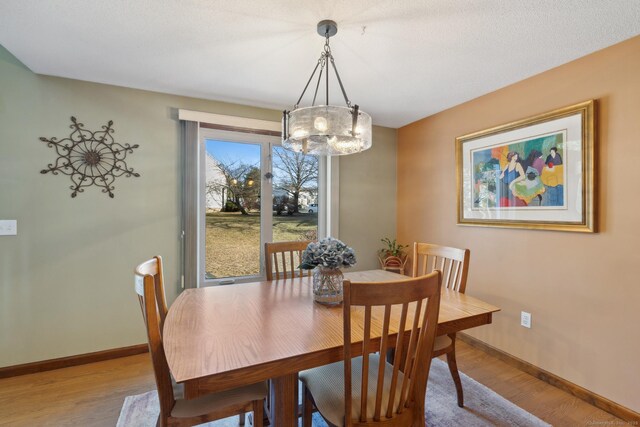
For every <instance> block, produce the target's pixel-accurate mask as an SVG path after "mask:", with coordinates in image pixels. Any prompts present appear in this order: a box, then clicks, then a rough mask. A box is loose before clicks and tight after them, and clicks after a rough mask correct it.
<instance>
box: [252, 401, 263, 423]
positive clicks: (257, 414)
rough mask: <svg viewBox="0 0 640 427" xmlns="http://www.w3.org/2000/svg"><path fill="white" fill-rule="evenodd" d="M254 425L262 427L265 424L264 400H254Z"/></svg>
mask: <svg viewBox="0 0 640 427" xmlns="http://www.w3.org/2000/svg"><path fill="white" fill-rule="evenodd" d="M252 406H253V408H252V409H253V427H262V425H263V417H264V413H263V410H264V401H263V400H254V401H253V405H252Z"/></svg>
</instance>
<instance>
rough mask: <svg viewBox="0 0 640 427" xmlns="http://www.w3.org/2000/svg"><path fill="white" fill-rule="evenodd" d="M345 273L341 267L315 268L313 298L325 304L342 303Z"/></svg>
mask: <svg viewBox="0 0 640 427" xmlns="http://www.w3.org/2000/svg"><path fill="white" fill-rule="evenodd" d="M343 281H344V275H343V274H342V271H340V269H339V268H327V267H321V266H318V267H316V268H315V269H314V270H313V300H314V301H316V302H318V303H320V304H325V305H338V304H340V303H342V296H343V293H342V282H343Z"/></svg>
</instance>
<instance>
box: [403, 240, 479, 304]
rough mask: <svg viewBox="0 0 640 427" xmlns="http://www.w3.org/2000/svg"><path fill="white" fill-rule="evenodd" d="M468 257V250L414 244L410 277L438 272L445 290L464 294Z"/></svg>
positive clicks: (428, 244)
mask: <svg viewBox="0 0 640 427" xmlns="http://www.w3.org/2000/svg"><path fill="white" fill-rule="evenodd" d="M469 256H470V251H469V249H458V248H452V247H449V246H439V245H433V244H430V243H418V242H415V243H414V244H413V272H412V273H413V274H412V276H413V277H418V276H424V275H425V274H429V273H431V272H432V271H434V270H440V271H441V272H442V284H443V285H444V287H445V288H447V289H452V290H454V291H458V292H462V293H464V291H465V289H466V287H467V275H468V273H469Z"/></svg>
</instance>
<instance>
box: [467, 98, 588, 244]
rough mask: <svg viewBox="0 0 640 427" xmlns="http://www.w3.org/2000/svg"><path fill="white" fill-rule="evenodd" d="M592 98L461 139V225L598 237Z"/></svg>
mask: <svg viewBox="0 0 640 427" xmlns="http://www.w3.org/2000/svg"><path fill="white" fill-rule="evenodd" d="M595 109H596V102H595V100H588V101H585V102H581V103H579V104H575V105H571V106H568V107H564V108H559V109H557V110H554V111H550V112H548V113H544V114H539V115H537V116H533V117H529V118H526V119H522V120H518V121H515V122H512V123H507V124H504V125H501V126H496V127H493V128H490V129H486V130H482V131H479V132H474V133H471V134H468V135H463V136H460V137H458V138H456V175H457V205H458V209H457V210H458V224H459V225H466V226H483V227H509V228H527V229H541V230H557V231H575V232H583V233H595V232H597V223H596V196H597V192H596V182H597V176H596V158H595V144H596V137H595Z"/></svg>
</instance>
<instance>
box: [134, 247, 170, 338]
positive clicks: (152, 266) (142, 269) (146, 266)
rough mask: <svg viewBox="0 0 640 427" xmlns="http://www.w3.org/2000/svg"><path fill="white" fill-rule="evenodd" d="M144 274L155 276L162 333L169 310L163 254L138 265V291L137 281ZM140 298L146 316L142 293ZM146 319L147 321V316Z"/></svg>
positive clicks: (154, 281) (139, 295)
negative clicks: (165, 288) (165, 289)
mask: <svg viewBox="0 0 640 427" xmlns="http://www.w3.org/2000/svg"><path fill="white" fill-rule="evenodd" d="M144 276H153V283H154V286H155V288H156V292H155V295H156V303H157V304H158V312H159V315H160V332H161V333H162V328H163V327H164V321H165V319H166V318H167V312H168V311H169V310H168V308H167V297H166V295H165V291H164V273H163V268H162V257H161V256H159V255H158V256H155V257H153V258H151V259H150V260H147V261H145V262H143V263H142V264H140V265H138V266H137V267H136V291H137V287H138V284H137V281H138V280H142V277H144ZM138 278H140V279H138ZM140 283H142V282H140ZM140 286H141V285H140ZM138 300H139V302H140V308H141V309H142V315H143V316H145V313H144V306H143V300H142V296H141V294H140V293H138ZM145 321H146V316H145Z"/></svg>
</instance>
